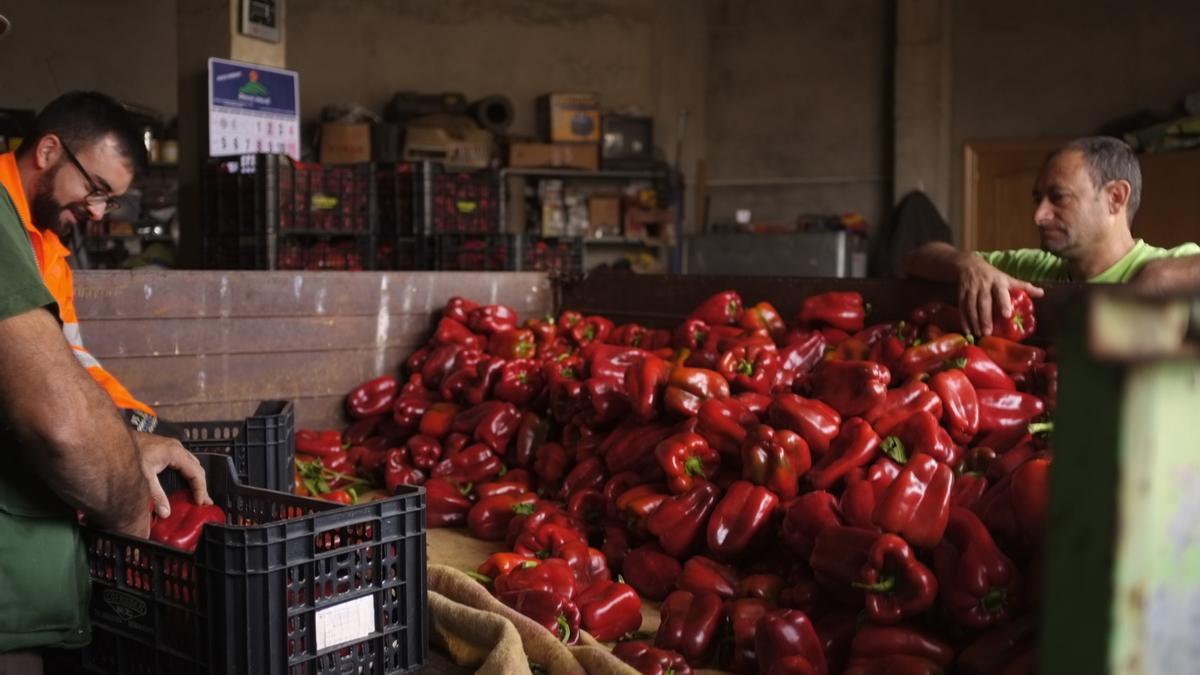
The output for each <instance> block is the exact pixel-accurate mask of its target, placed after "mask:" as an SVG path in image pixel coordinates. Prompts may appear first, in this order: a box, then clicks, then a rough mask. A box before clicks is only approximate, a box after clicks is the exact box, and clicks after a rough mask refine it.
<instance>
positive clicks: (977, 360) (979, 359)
mask: <svg viewBox="0 0 1200 675" xmlns="http://www.w3.org/2000/svg"><path fill="white" fill-rule="evenodd" d="M948 365H950V366H952V367H954V368H962V371H963V372H964V373H966V374H967V379H968V380H970V381H971V384H973V385H975V388H976V389H1006V390H1008V391H1014V390H1015V389H1016V388H1017V385H1016V384H1014V383H1013V380H1012V378H1011V377H1009V376H1008V375H1007V374H1006V373H1005V372H1004V369H1002V368H1001V367H1000V366H998V365H996V362H995V361H993V360H992V359H991V357H990V356H988V355H987V352H985V351H983V350H982V349H980V348H979V347H977V346H975V345H967V346H966V347H963V350H962V354H961V355H960V356H958V357H957V358H954V359H951V360H950V363H949V364H948Z"/></svg>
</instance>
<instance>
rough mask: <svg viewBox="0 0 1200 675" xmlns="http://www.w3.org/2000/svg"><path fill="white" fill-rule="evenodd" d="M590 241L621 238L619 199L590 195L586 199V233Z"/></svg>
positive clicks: (616, 196) (612, 196) (613, 196)
mask: <svg viewBox="0 0 1200 675" xmlns="http://www.w3.org/2000/svg"><path fill="white" fill-rule="evenodd" d="M585 234H586V236H588V237H589V238H592V239H604V238H614V237H620V236H621V197H620V196H619V195H592V196H591V197H590V198H589V199H588V231H587V232H586V233H585Z"/></svg>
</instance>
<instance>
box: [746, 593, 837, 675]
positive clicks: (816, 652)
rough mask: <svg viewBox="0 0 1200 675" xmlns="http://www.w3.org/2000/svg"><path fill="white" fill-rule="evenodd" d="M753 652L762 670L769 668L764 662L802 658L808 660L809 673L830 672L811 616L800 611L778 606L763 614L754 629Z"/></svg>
mask: <svg viewBox="0 0 1200 675" xmlns="http://www.w3.org/2000/svg"><path fill="white" fill-rule="evenodd" d="M754 653H755V655H756V656H757V657H758V662H759V668H760V670H761V671H765V670H767V669H766V668H763V666H764V665H765V666H767V667H768V668H769V667H770V666H771V664H776V663H780V662H782V661H784V660H785V659H788V658H792V657H800V658H801V659H803V660H804V661H807V662H808V665H809V666H810V667H811V671H810V672H814V673H818V674H819V675H825V673H827V672H828V666H827V665H826V662H825V650H824V648H823V647H822V644H821V639H820V638H818V637H817V631H816V629H815V628H814V627H813V624H812V621H811V620H810V619H809V618H808V615H807V614H805V613H804V612H801V611H799V610H795V609H776V610H772V611H770V612H767V613H766V614H764V615H763V616H762V618H760V619H759V620H758V626H757V629H756V630H755V632H754ZM799 665H800V664H792V667H798V666H799ZM793 672H794V671H793ZM799 672H804V671H803V670H800V671H799Z"/></svg>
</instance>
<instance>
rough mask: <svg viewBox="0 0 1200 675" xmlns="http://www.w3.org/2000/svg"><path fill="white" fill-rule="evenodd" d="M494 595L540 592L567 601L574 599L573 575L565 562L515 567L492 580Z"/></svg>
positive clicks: (545, 561) (549, 560) (547, 561)
mask: <svg viewBox="0 0 1200 675" xmlns="http://www.w3.org/2000/svg"><path fill="white" fill-rule="evenodd" d="M492 586H493V588H494V589H495V591H496V595H500V594H502V593H508V592H510V591H524V590H540V591H549V592H551V593H557V594H558V595H561V596H563V597H564V598H567V599H568V600H570V599H573V598H574V597H575V592H576V590H577V589H576V587H575V575H573V574H571V568H570V567H569V566H567V563H566V561H565V560H559V559H558V558H550V559H548V560H543V561H542V563H541V564H540V565H535V566H533V567H516V568H514V569H513V570H512V571H510V572H508V573H507V574H501V575H500V576H498V577H496V578H495V579H493V580H492Z"/></svg>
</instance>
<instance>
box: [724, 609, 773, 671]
mask: <svg viewBox="0 0 1200 675" xmlns="http://www.w3.org/2000/svg"><path fill="white" fill-rule="evenodd" d="M774 608H775V607H774V605H773V604H771V603H770V602H768V601H766V600H763V599H762V598H739V599H737V600H733V601H732V602H729V603H728V604H727V606H726V614H728V619H729V623H728V629H732V632H733V643H732V645H730V644H729V643H728V642H726V643H724V644H722V645H721V646H722V650H721V665H722V666H723V667H724V668H725V669H726V670H731V671H733V672H736V673H747V674H753V673H757V672H758V657H757V656H756V655H755V653H754V636H755V633H757V632H758V620H759V619H761V618H762V617H763V615H765V614H766V613H767V612H769V611H771V610H772V609H774ZM728 629H727V631H728Z"/></svg>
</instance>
